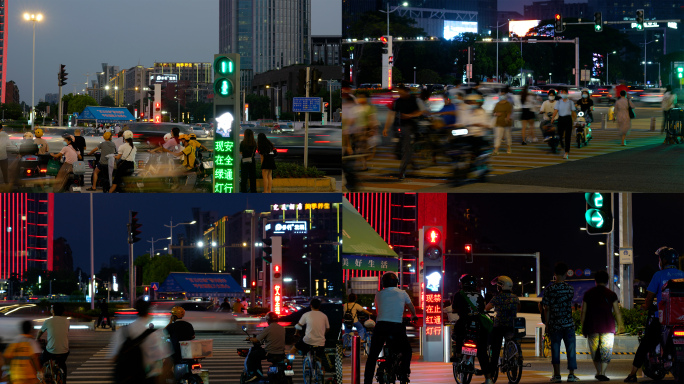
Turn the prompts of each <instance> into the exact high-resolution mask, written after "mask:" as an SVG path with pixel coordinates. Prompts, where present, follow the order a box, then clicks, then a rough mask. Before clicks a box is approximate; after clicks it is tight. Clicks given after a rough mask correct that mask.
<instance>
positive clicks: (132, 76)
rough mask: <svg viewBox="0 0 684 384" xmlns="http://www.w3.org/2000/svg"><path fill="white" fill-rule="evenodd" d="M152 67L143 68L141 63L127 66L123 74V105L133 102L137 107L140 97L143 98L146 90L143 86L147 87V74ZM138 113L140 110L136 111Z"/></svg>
mask: <svg viewBox="0 0 684 384" xmlns="http://www.w3.org/2000/svg"><path fill="white" fill-rule="evenodd" d="M151 72H152V68H145V67H144V66H142V65H136V66H135V67H132V68H129V69H128V70H126V73H125V74H124V92H123V94H124V96H123V102H124V105H130V104H135V105H136V106H138V107H139V105H140V98H141V97H142V98H143V99H144V98H145V94H146V92H144V91H145V90H144V88H146V87H148V85H149V84H148V82H149V74H150V73H151ZM138 114H140V111H138Z"/></svg>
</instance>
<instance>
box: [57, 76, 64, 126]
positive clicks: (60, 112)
mask: <svg viewBox="0 0 684 384" xmlns="http://www.w3.org/2000/svg"><path fill="white" fill-rule="evenodd" d="M58 104H59V105H57V115H58V118H57V125H58V126H60V127H61V126H62V121H63V120H64V111H63V110H62V109H63V108H64V106H63V103H62V86H61V85H60V86H59V103H58Z"/></svg>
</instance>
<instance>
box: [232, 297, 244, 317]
mask: <svg viewBox="0 0 684 384" xmlns="http://www.w3.org/2000/svg"><path fill="white" fill-rule="evenodd" d="M233 313H235V314H238V313H242V303H241V302H240V299H238V298H236V299H235V302H234V303H233Z"/></svg>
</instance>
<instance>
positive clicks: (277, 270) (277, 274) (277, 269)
mask: <svg viewBox="0 0 684 384" xmlns="http://www.w3.org/2000/svg"><path fill="white" fill-rule="evenodd" d="M282 275H283V271H282V270H281V269H280V265H274V266H273V277H275V278H276V279H280V277H281V276H282Z"/></svg>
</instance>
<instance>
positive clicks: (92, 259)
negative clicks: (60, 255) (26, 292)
mask: <svg viewBox="0 0 684 384" xmlns="http://www.w3.org/2000/svg"><path fill="white" fill-rule="evenodd" d="M59 92H60V94H61V93H62V87H59ZM60 104H61V98H60ZM94 227H95V223H94V220H93V194H92V193H91V194H90V278H91V280H92V282H91V284H92V287H91V289H92V294H91V296H90V309H95V236H94V235H93V228H94ZM50 283H52V281H50Z"/></svg>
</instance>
